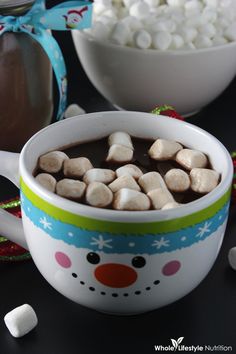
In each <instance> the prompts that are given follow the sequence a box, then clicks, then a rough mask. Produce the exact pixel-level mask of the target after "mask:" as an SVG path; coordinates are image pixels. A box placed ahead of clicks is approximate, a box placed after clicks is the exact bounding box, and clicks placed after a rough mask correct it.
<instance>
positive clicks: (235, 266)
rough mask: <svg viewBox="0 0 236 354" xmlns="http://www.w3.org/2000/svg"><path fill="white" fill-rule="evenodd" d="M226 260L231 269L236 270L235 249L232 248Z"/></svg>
mask: <svg viewBox="0 0 236 354" xmlns="http://www.w3.org/2000/svg"><path fill="white" fill-rule="evenodd" d="M228 260H229V264H230V266H231V268H233V269H234V270H236V247H232V248H231V249H230V250H229V253H228Z"/></svg>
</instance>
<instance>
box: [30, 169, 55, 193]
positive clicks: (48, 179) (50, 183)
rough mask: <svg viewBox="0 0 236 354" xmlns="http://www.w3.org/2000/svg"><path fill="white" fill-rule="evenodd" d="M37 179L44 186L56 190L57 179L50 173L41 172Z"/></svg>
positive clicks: (52, 190)
mask: <svg viewBox="0 0 236 354" xmlns="http://www.w3.org/2000/svg"><path fill="white" fill-rule="evenodd" d="M35 179H36V181H37V182H38V183H39V184H40V185H41V186H42V187H44V188H46V189H47V190H49V191H50V192H55V189H56V184H57V181H56V179H55V178H54V177H53V176H52V175H50V174H49V173H39V174H38V175H37V176H36V177H35Z"/></svg>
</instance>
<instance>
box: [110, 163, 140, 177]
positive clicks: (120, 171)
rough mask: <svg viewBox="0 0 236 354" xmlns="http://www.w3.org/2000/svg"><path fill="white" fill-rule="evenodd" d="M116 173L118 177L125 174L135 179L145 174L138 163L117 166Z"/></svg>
mask: <svg viewBox="0 0 236 354" xmlns="http://www.w3.org/2000/svg"><path fill="white" fill-rule="evenodd" d="M116 175H117V177H121V176H123V175H130V176H132V177H133V178H134V179H139V177H141V176H142V175H143V172H142V171H141V170H140V168H138V167H137V166H136V165H133V164H128V165H124V166H122V167H119V168H117V170H116Z"/></svg>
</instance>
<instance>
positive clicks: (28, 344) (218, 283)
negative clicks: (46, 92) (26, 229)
mask: <svg viewBox="0 0 236 354" xmlns="http://www.w3.org/2000/svg"><path fill="white" fill-rule="evenodd" d="M54 3H56V2H55V1H54ZM50 4H51V5H52V4H53V1H50ZM54 35H55V37H56V38H57V40H58V42H59V44H60V46H61V49H62V51H63V54H64V57H65V61H66V66H67V71H68V79H69V81H68V82H69V100H68V103H78V104H79V105H80V106H81V107H83V108H84V109H85V110H86V112H95V111H103V110H113V109H114V108H113V107H112V106H111V105H110V104H109V103H108V102H106V100H105V99H104V98H103V97H102V96H101V95H100V94H99V93H98V92H97V91H96V90H95V89H94V88H93V86H92V85H91V83H90V82H89V81H88V79H87V77H86V75H85V73H84V72H83V69H82V68H81V66H80V63H79V60H78V59H77V56H76V53H75V50H74V47H73V43H72V39H71V35H70V33H69V32H66V33H65V32H57V33H55V34H54ZM193 85H194V83H193ZM235 92H236V80H234V81H233V82H232V84H231V85H230V86H229V87H228V89H227V90H226V91H225V92H224V93H223V94H222V95H221V96H220V97H219V98H218V99H217V100H216V101H215V102H213V103H212V104H211V105H209V106H208V107H206V108H205V109H204V110H202V111H201V112H200V113H199V114H197V115H195V116H193V117H191V118H189V119H188V121H189V122H191V123H193V124H196V125H198V126H200V127H202V128H204V129H206V130H207V131H209V132H210V133H212V134H213V135H215V136H216V137H217V138H218V139H219V140H221V142H222V143H223V144H224V145H225V146H226V147H227V149H228V150H229V151H232V150H234V149H235V150H236V137H235V135H236V131H235V128H234V127H235V119H236V113H235V112H236V108H235ZM161 103H162V102H157V104H161ZM170 104H171V102H170ZM16 194H17V190H16V189H15V188H14V187H13V186H12V185H11V184H10V183H9V182H8V181H6V180H5V179H3V178H1V179H0V199H1V200H4V199H6V198H10V197H14V196H15V195H16ZM233 246H236V209H235V208H234V207H232V206H231V210H230V217H229V222H228V227H227V231H226V235H225V239H224V242H223V246H222V249H221V251H220V254H219V256H218V258H217V261H216V263H215V265H214V266H213V268H212V270H211V271H210V273H209V274H208V276H207V277H206V278H205V279H204V281H203V282H202V283H201V284H200V285H199V286H198V287H197V288H196V289H195V290H194V291H192V293H190V294H189V295H187V296H186V297H184V298H183V299H181V300H179V301H178V302H176V303H174V304H172V305H169V306H167V307H164V308H162V309H159V310H156V311H153V312H150V313H147V314H144V315H138V316H127V317H126V316H123V317H122V316H112V315H105V314H101V313H98V312H96V311H93V310H90V309H87V308H84V307H82V306H80V305H77V304H75V303H73V302H71V301H70V300H67V299H66V298H64V297H63V296H62V295H60V294H59V293H57V292H56V291H55V290H54V289H53V288H52V287H51V286H50V285H49V284H48V283H47V282H46V281H45V280H44V278H43V277H42V276H41V274H40V273H39V271H38V270H37V269H36V267H35V265H34V264H33V262H32V261H31V260H30V261H26V262H21V263H20V262H19V263H11V264H3V263H2V264H0V354H95V353H96V354H111V353H114V354H116V353H117V354H118V353H125V354H131V353H132V354H135V353H137V354H149V353H154V352H155V350H154V345H155V344H156V345H157V344H162V345H169V344H171V341H170V338H174V339H177V338H179V337H184V340H183V342H182V344H184V345H189V346H190V345H203V346H204V345H205V344H207V345H211V346H214V345H224V346H232V347H233V352H234V353H236V334H235V333H236V332H235V329H236V272H235V271H233V270H232V269H231V268H230V267H229V265H228V260H227V254H228V251H229V249H230V248H231V247H233ZM24 303H29V304H30V305H31V306H32V307H33V308H34V309H35V311H36V313H37V316H38V319H39V324H38V326H37V327H36V328H35V329H34V330H33V331H32V332H30V333H29V334H28V335H26V336H24V337H22V338H20V339H15V338H13V337H12V336H11V335H10V333H9V332H8V330H7V328H6V327H5V324H4V321H3V317H4V315H5V314H6V313H7V312H8V311H10V310H12V309H13V308H15V307H16V306H19V305H22V304H24ZM217 352H218V353H220V352H224V351H223V350H218V351H217Z"/></svg>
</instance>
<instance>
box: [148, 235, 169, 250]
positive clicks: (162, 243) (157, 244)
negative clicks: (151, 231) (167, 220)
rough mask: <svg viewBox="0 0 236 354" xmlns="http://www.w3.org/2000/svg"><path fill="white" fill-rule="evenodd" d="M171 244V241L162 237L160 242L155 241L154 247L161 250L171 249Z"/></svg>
mask: <svg viewBox="0 0 236 354" xmlns="http://www.w3.org/2000/svg"><path fill="white" fill-rule="evenodd" d="M169 243H170V241H169V240H165V239H164V237H162V238H161V239H160V240H155V241H154V242H153V244H152V246H153V247H156V248H157V249H158V250H159V249H160V248H161V247H169Z"/></svg>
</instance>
